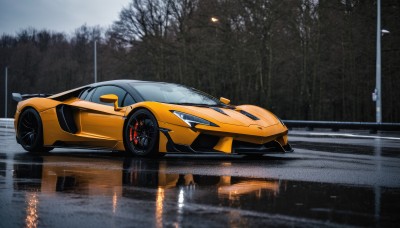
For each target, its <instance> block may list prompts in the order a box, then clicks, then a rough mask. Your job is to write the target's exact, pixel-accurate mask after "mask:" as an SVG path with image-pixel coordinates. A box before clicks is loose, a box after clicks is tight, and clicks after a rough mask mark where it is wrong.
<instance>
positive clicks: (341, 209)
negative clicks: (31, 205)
mask: <svg viewBox="0 0 400 228" xmlns="http://www.w3.org/2000/svg"><path fill="white" fill-rule="evenodd" d="M227 163H229V161H220V162H213V166H221V167H223V166H226V165H229V164H227ZM183 164H184V165H187V163H185V162H184V163H183ZM178 165H179V161H176V160H172V161H170V160H160V161H153V160H145V159H143V160H142V159H135V158H126V159H121V158H87V157H72V156H58V155H51V156H43V157H36V156H30V155H18V156H16V157H15V159H14V164H13V169H14V172H13V177H12V181H13V183H12V188H13V190H14V192H28V193H32V192H34V193H40V194H41V195H42V196H43V195H45V196H52V195H54V196H60V195H62V196H65V197H67V198H74V199H76V198H77V197H78V198H79V197H83V198H87V197H92V198H93V197H94V198H101V197H108V198H110V199H111V200H110V204H111V206H110V207H112V208H113V210H114V212H115V211H116V210H117V209H116V208H117V205H118V202H119V203H120V202H121V201H124V200H125V201H126V200H135V202H136V201H146V202H152V203H154V204H152V205H153V207H154V208H153V209H154V211H155V216H156V219H160V218H163V217H166V216H170V215H171V214H174V215H176V214H177V215H182V216H183V215H185V216H186V217H188V218H190V216H193V214H197V213H201V214H203V216H207V213H208V210H211V208H214V209H213V210H211V211H213V212H209V213H215V208H222V209H223V210H224V211H225V212H226V211H232V212H235V211H239V212H240V213H242V212H243V211H244V212H252V213H253V212H254V213H261V214H267V215H269V216H270V215H279V216H288V217H295V218H299V219H310V220H317V221H322V222H324V223H325V222H328V223H334V224H347V225H357V226H395V225H396V224H398V222H399V221H400V220H399V216H398V215H399V211H400V189H398V188H383V187H380V186H373V187H365V186H356V185H343V184H332V183H315V182H304V181H289V180H282V179H262V178H247V177H237V176H219V175H210V176H207V175H198V174H196V173H173V172H171V171H170V169H169V168H170V167H174V169H173V170H176V167H177V166H178ZM1 169H3V168H1ZM15 197H18V194H16V196H15ZM21 197H22V196H21ZM35 197H36V196H35ZM45 199H47V198H46V197H45ZM14 200H15V199H14ZM16 200H18V199H16ZM34 200H37V198H35V199H34ZM48 200H49V201H50V200H55V199H54V198H51V197H50V198H49V199H48ZM54 204H57V202H54ZM171 205H172V206H171ZM103 206H104V205H103ZM107 207H108V206H107ZM166 208H169V210H166ZM199 208H200V209H199ZM153 209H152V210H153ZM95 210H101V209H98V208H97V209H95ZM189 212H190V213H189ZM49 216H50V215H49ZM221 216H224V215H223V214H222V215H221ZM225 225H226V224H225Z"/></svg>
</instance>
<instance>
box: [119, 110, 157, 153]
mask: <svg viewBox="0 0 400 228" xmlns="http://www.w3.org/2000/svg"><path fill="white" fill-rule="evenodd" d="M158 140H159V129H158V123H157V120H156V118H155V117H154V115H153V114H151V112H150V111H148V110H146V109H139V110H137V111H135V112H134V113H133V114H132V115H131V116H130V117H129V118H128V121H127V123H126V125H125V129H124V143H125V148H126V150H127V151H128V152H130V153H131V154H133V155H136V156H140V157H159V156H163V155H164V153H159V152H158Z"/></svg>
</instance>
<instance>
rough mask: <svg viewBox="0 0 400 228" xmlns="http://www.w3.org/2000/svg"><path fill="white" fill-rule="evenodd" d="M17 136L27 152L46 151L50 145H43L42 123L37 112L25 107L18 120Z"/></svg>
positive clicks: (49, 148)
mask: <svg viewBox="0 0 400 228" xmlns="http://www.w3.org/2000/svg"><path fill="white" fill-rule="evenodd" d="M18 138H19V142H20V144H21V146H22V147H23V148H24V149H25V150H27V151H29V152H48V151H50V150H52V149H53V148H51V147H44V146H43V125H42V120H41V118H40V115H39V113H38V112H37V111H36V110H35V109H33V108H28V109H25V110H24V111H23V112H22V114H21V116H20V118H19V122H18Z"/></svg>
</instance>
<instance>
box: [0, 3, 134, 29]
mask: <svg viewBox="0 0 400 228" xmlns="http://www.w3.org/2000/svg"><path fill="white" fill-rule="evenodd" d="M130 1H131V0H0V35H1V34H4V33H7V34H15V33H16V32H18V31H20V30H21V29H24V28H28V27H33V28H36V29H48V30H51V31H57V32H65V33H67V34H70V33H71V32H73V31H74V30H75V29H76V28H78V27H80V26H81V25H83V24H85V23H86V24H87V25H88V26H94V25H100V26H102V27H108V26H110V25H111V24H112V22H113V21H115V20H117V19H118V15H119V12H120V11H121V9H122V8H123V7H126V6H127V5H128V4H129V2H130Z"/></svg>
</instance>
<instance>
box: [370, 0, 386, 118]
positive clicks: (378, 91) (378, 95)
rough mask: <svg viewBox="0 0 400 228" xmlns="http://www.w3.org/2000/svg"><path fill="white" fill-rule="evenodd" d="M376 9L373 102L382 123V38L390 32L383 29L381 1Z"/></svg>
mask: <svg viewBox="0 0 400 228" xmlns="http://www.w3.org/2000/svg"><path fill="white" fill-rule="evenodd" d="M376 9H377V12H376V14H377V16H376V87H375V90H374V92H373V93H372V100H373V101H375V102H376V122H377V123H382V88H381V87H382V82H381V78H382V76H381V36H383V35H384V34H388V33H390V32H389V31H388V30H386V29H381V0H377V2H376Z"/></svg>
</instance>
